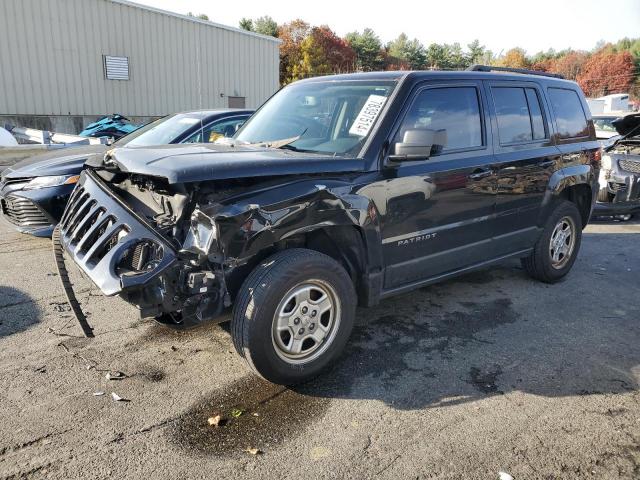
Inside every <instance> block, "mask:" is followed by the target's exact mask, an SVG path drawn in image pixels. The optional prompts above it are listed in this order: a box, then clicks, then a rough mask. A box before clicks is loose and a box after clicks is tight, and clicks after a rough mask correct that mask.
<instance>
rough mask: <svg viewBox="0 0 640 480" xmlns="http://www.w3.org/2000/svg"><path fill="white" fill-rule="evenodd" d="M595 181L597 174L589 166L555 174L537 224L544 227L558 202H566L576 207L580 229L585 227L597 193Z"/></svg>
mask: <svg viewBox="0 0 640 480" xmlns="http://www.w3.org/2000/svg"><path fill="white" fill-rule="evenodd" d="M597 180H598V179H597V174H596V172H594V170H593V168H592V167H591V166H590V165H576V166H572V167H568V168H563V169H562V170H558V171H557V172H555V173H554V174H553V176H552V177H551V179H550V181H549V184H548V187H547V191H546V192H545V196H544V199H543V202H542V209H541V216H540V218H539V222H538V224H539V225H544V223H545V221H546V218H547V217H548V216H549V214H550V213H551V212H552V211H553V209H554V208H555V205H556V204H557V202H558V200H568V201H570V202H572V203H574V204H575V205H576V207H577V208H578V211H579V212H580V217H581V219H582V228H584V227H586V226H587V223H588V222H589V219H590V218H591V213H592V211H593V206H594V205H595V198H596V195H597V193H598V189H597Z"/></svg>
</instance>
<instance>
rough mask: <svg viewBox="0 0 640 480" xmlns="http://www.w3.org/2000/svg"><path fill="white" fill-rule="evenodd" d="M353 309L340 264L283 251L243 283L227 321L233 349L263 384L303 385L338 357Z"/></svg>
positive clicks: (318, 255)
mask: <svg viewBox="0 0 640 480" xmlns="http://www.w3.org/2000/svg"><path fill="white" fill-rule="evenodd" d="M355 306H356V294H355V289H354V286H353V282H352V281H351V278H350V277H349V275H348V274H347V272H346V271H345V269H344V268H343V267H342V265H340V264H339V263H338V262H336V261H335V260H334V259H332V258H331V257H329V256H327V255H324V254H322V253H319V252H315V251H312V250H306V249H291V250H285V251H282V252H279V253H276V254H275V255H273V256H271V257H269V258H267V259H266V260H265V261H263V262H261V263H260V265H258V266H257V267H256V268H255V269H254V271H253V272H252V273H251V274H250V275H249V277H247V279H246V280H245V282H244V284H243V285H242V287H241V290H240V292H239V293H238V296H237V299H236V302H235V306H234V310H233V318H232V320H231V334H232V336H233V341H234V345H235V347H236V350H237V351H238V353H239V354H240V355H242V356H243V357H244V358H245V360H246V361H247V363H248V364H249V366H250V367H251V369H253V370H254V371H255V372H256V373H257V374H258V375H260V376H262V377H263V378H265V379H266V380H269V381H270V382H273V383H279V384H283V385H292V384H295V383H300V382H304V381H306V380H309V379H311V378H313V377H314V376H316V375H318V374H319V373H320V372H321V371H322V370H323V369H324V368H326V367H327V366H329V365H330V364H331V363H333V362H334V361H335V360H336V359H337V358H338V356H339V355H340V353H341V352H342V350H343V349H344V347H345V344H346V343H347V340H348V338H349V335H350V334H351V330H352V329H353V323H354V318H355Z"/></svg>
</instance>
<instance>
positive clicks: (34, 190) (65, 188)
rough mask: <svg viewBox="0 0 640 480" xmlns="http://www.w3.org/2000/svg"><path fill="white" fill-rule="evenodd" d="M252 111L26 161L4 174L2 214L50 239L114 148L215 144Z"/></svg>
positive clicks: (163, 124) (191, 117)
mask: <svg viewBox="0 0 640 480" xmlns="http://www.w3.org/2000/svg"><path fill="white" fill-rule="evenodd" d="M252 113H253V111H252V110H226V109H225V110H203V111H195V112H184V113H176V114H174V115H169V116H166V117H163V118H161V119H159V120H156V121H155V122H152V123H149V124H148V125H146V126H144V127H142V128H140V129H139V130H136V131H135V132H133V133H131V134H129V135H127V136H125V137H123V138H121V139H120V140H118V141H117V142H116V143H114V144H113V145H111V146H105V145H92V146H87V147H70V148H67V149H63V150H56V151H53V152H48V153H45V154H41V155H36V156H34V157H31V158H29V159H27V160H23V161H22V162H20V163H17V164H16V165H14V166H12V167H9V168H7V169H6V170H4V171H3V172H2V177H1V179H0V209H1V211H2V216H3V218H4V219H6V220H8V221H9V222H10V223H11V224H12V225H13V226H14V228H16V229H17V230H19V231H21V232H24V233H31V234H33V235H37V236H50V235H51V233H52V232H53V228H54V227H55V225H56V224H57V223H58V221H59V220H60V217H61V215H62V212H63V210H64V207H65V205H66V203H67V200H68V198H69V195H70V194H71V191H72V190H73V188H74V185H75V183H76V182H77V181H78V177H79V175H80V172H81V171H82V168H83V165H84V163H85V161H86V160H87V158H88V157H89V156H91V155H95V154H100V153H104V152H105V151H106V150H107V149H109V148H114V147H126V148H140V147H148V146H151V145H165V144H175V143H210V142H213V141H215V140H216V139H218V138H220V137H225V136H226V137H230V136H233V135H234V134H235V132H236V130H238V128H239V127H240V126H241V125H242V124H243V123H244V122H245V121H246V120H247V119H248V118H249V117H250V116H251V114H252Z"/></svg>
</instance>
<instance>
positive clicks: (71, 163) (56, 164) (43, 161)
mask: <svg viewBox="0 0 640 480" xmlns="http://www.w3.org/2000/svg"><path fill="white" fill-rule="evenodd" d="M107 148H108V147H106V146H105V145H87V146H83V147H68V148H63V149H60V150H52V151H50V152H46V153H41V154H39V155H34V156H33V157H29V158H26V159H24V160H22V161H20V162H18V163H16V164H15V165H12V166H11V167H9V168H7V169H6V170H5V171H3V172H2V176H3V177H6V178H24V177H43V176H48V175H74V174H77V173H80V171H81V170H82V166H83V165H84V163H85V161H86V160H87V158H89V157H90V156H91V155H95V154H99V153H104V151H105V150H107Z"/></svg>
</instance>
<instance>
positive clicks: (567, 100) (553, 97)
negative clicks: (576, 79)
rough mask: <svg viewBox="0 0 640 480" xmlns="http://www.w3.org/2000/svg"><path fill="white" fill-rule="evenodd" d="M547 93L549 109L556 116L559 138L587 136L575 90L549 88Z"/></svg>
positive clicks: (585, 122) (584, 117) (587, 131)
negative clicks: (550, 108) (549, 102)
mask: <svg viewBox="0 0 640 480" xmlns="http://www.w3.org/2000/svg"><path fill="white" fill-rule="evenodd" d="M548 92H549V100H550V101H551V107H552V108H553V113H554V114H555V116H556V124H557V126H558V135H559V137H560V138H574V137H586V136H587V135H589V127H588V125H587V117H586V116H585V114H584V110H583V109H582V103H581V102H580V97H578V94H577V93H576V92H575V90H569V89H566V88H549V90H548Z"/></svg>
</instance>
